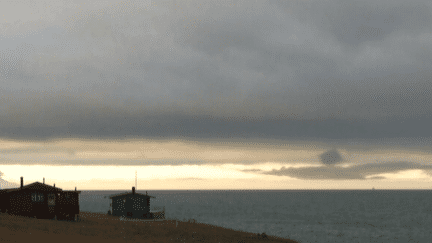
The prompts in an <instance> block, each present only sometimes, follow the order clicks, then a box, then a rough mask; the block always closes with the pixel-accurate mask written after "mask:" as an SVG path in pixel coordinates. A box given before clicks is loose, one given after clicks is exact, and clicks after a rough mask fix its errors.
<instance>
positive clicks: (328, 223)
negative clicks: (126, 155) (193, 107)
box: [80, 190, 432, 243]
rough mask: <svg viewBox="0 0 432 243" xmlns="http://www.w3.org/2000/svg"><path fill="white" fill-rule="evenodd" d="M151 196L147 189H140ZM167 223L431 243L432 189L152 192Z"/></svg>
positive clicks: (316, 238) (99, 201)
mask: <svg viewBox="0 0 432 243" xmlns="http://www.w3.org/2000/svg"><path fill="white" fill-rule="evenodd" d="M121 192H125V191H82V192H81V194H80V210H81V211H87V212H97V213H107V212H108V210H109V204H110V199H109V196H110V195H113V194H116V193H121ZM137 192H138V193H146V191H137ZM147 192H148V194H149V195H151V196H155V197H156V198H154V199H152V200H151V202H150V207H151V209H152V210H155V209H156V210H157V209H160V208H162V207H165V215H166V218H168V219H177V220H182V221H186V220H189V219H195V220H196V222H201V223H206V224H212V225H217V226H221V227H225V228H230V229H235V230H241V231H246V232H252V233H263V232H264V233H266V234H267V235H274V236H279V237H283V238H289V239H292V240H296V241H298V242H302V243H312V242H341V243H342V242H361V243H367V242H371V243H372V242H374V243H377V242H392V243H395V242H404V243H411V242H412V243H414V242H432V191H429V190H261V191H260V190H204V191H202V190H190V191H187V190H181V191H180V190H178V191H150V190H149V191H147Z"/></svg>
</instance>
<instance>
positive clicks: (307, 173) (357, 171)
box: [261, 161, 432, 180]
mask: <svg viewBox="0 0 432 243" xmlns="http://www.w3.org/2000/svg"><path fill="white" fill-rule="evenodd" d="M404 170H427V171H430V170H432V165H429V164H419V163H412V162H404V161H399V162H377V163H369V164H361V165H352V166H350V167H339V166H320V167H302V168H286V167H282V168H281V169H280V170H272V171H269V172H262V173H261V174H266V175H277V176H288V177H293V178H299V179H331V180H347V179H357V180H365V179H379V178H380V177H377V176H374V175H377V174H383V173H396V172H400V171H404ZM368 176H371V178H366V177H368Z"/></svg>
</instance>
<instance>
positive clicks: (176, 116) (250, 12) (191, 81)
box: [0, 0, 432, 139]
mask: <svg viewBox="0 0 432 243" xmlns="http://www.w3.org/2000/svg"><path fill="white" fill-rule="evenodd" d="M1 5H2V7H4V8H5V9H6V8H7V9H10V13H6V14H5V16H4V19H3V20H1V21H0V30H1V33H2V34H1V35H0V39H1V41H2V45H1V47H0V84H1V85H0V87H1V88H0V137H3V138H19V139H47V138H65V137H90V138H91V137H98V138H100V137H103V138H125V137H183V138H185V137H187V138H210V137H211V138H220V137H224V138H231V137H244V138H250V137H260V138H263V137H264V138H282V139H287V138H290V139H292V138H305V137H309V138H365V139H368V138H374V139H377V138H389V137H420V136H422V137H429V136H432V132H431V130H430V129H429V126H430V124H431V122H432V117H431V115H430V114H432V106H430V105H429V104H430V103H431V102H432V99H431V97H432V96H431V91H432V83H431V82H430V81H429V80H430V79H431V78H432V69H431V67H432V65H431V64H432V58H431V57H432V53H431V51H430V50H432V46H431V43H432V42H431V41H430V39H431V38H432V34H431V25H430V24H429V23H430V22H431V21H430V20H431V19H432V12H431V4H430V2H429V1H410V2H409V3H407V2H406V1H384V0H383V1H339V0H329V1H259V2H257V1H234V2H230V3H221V2H217V1H158V2H157V3H155V2H152V1H121V2H120V1H112V2H98V3H86V2H84V1H83V2H78V1H76V2H70V1H63V2H59V1H52V2H51V1H46V2H40V4H36V5H34V4H33V5H34V6H31V4H30V5H29V4H25V3H24V2H11V3H1Z"/></svg>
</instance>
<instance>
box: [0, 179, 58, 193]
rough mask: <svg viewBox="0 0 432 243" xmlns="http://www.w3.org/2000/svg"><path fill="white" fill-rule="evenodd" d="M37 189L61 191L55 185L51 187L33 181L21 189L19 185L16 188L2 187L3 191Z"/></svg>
mask: <svg viewBox="0 0 432 243" xmlns="http://www.w3.org/2000/svg"><path fill="white" fill-rule="evenodd" d="M24 189H27V190H38V191H50V192H61V191H63V190H62V189H60V188H57V187H53V186H49V185H46V184H43V183H40V182H38V181H37V182H33V183H31V184H29V185H26V186H23V187H22V189H21V188H20V187H18V188H11V189H4V190H2V191H3V192H15V191H20V190H24Z"/></svg>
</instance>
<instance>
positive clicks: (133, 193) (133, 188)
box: [132, 186, 135, 195]
mask: <svg viewBox="0 0 432 243" xmlns="http://www.w3.org/2000/svg"><path fill="white" fill-rule="evenodd" d="M132 195H135V187H134V186H133V187H132Z"/></svg>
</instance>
